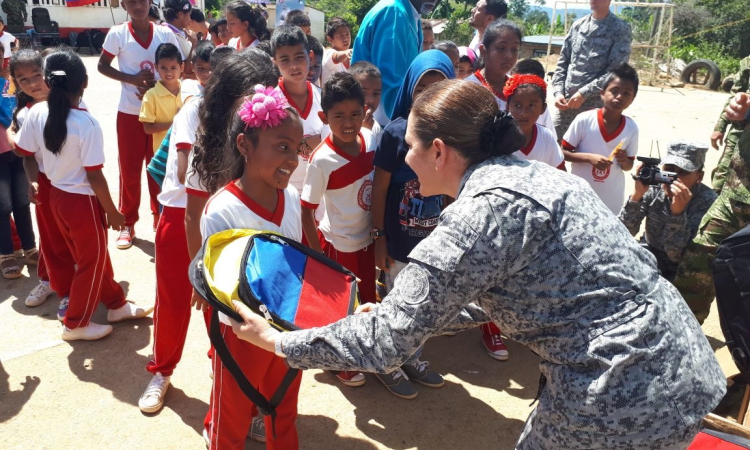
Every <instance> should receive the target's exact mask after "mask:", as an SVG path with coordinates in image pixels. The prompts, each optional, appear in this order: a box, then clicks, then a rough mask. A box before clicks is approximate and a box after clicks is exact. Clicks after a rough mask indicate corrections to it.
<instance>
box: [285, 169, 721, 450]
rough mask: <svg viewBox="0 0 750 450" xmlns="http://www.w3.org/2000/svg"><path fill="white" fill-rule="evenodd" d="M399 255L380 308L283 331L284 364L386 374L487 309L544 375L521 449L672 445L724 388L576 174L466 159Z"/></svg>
mask: <svg viewBox="0 0 750 450" xmlns="http://www.w3.org/2000/svg"><path fill="white" fill-rule="evenodd" d="M409 258H410V264H409V265H408V266H407V267H406V268H405V269H404V270H403V271H402V272H401V273H400V274H399V276H398V277H397V278H396V286H395V287H394V289H393V290H392V291H391V293H390V294H389V295H388V296H387V297H386V299H385V300H384V301H383V303H381V304H380V305H379V306H378V307H377V308H376V309H375V311H373V312H370V313H366V314H359V315H354V316H350V317H347V318H345V319H343V320H341V321H339V322H337V323H335V324H332V325H330V326H328V327H324V328H316V329H311V330H304V331H296V332H291V333H284V334H283V335H282V337H281V344H282V347H283V352H284V354H285V355H287V358H288V363H289V365H290V366H292V367H297V368H302V369H307V368H322V369H330V370H364V371H367V372H378V373H384V372H389V371H391V370H393V369H395V368H397V367H399V366H400V365H401V364H402V363H403V362H404V361H405V360H406V359H407V358H408V357H409V356H410V355H412V354H413V353H414V352H415V351H416V349H417V348H419V347H420V346H421V345H423V344H424V343H425V341H426V340H427V339H428V338H429V337H430V336H433V335H436V334H440V333H443V332H446V331H456V330H459V329H462V328H468V327H471V326H476V325H477V324H478V323H482V322H487V321H489V320H493V321H495V322H496V323H497V324H498V325H499V326H500V327H501V328H502V329H503V331H504V332H505V333H507V334H508V335H509V336H510V337H511V338H513V339H516V340H518V341H519V342H522V343H524V344H526V345H528V347H529V348H530V349H531V350H533V351H534V352H536V353H537V354H538V355H539V356H540V357H541V358H542V359H543V361H542V362H541V364H540V369H541V371H542V373H543V374H544V375H545V376H546V378H547V380H548V382H547V384H546V387H545V388H544V389H543V391H542V393H541V397H540V399H539V404H538V406H537V409H536V412H535V414H534V417H533V419H530V420H529V421H528V422H527V425H526V430H525V431H524V433H523V435H522V437H521V441H519V444H518V447H517V448H519V449H527V448H528V449H532V448H533V449H541V448H548V449H551V448H555V449H589V450H592V449H607V450H616V449H625V448H628V449H630V448H639V449H652V448H653V449H656V448H659V449H663V448H672V447H669V446H668V445H667V444H669V443H672V445H674V442H675V441H679V442H680V443H681V442H682V440H680V439H684V435H685V431H684V430H686V429H688V428H689V429H690V430H694V431H697V429H695V427H696V426H698V425H697V424H699V423H700V422H701V420H702V418H703V416H704V415H705V414H707V413H708V412H709V411H711V410H712V408H713V407H714V406H715V405H716V404H717V403H718V402H719V400H720V399H721V398H722V396H723V393H724V391H725V386H726V379H725V378H724V376H723V374H722V372H721V369H720V367H719V365H718V363H717V361H716V358H715V357H714V355H713V351H712V350H711V347H710V345H709V344H708V341H707V340H706V337H705V335H704V334H703V332H702V331H701V329H700V327H699V326H698V322H697V321H696V320H695V318H694V317H693V315H692V313H691V312H690V310H689V309H688V307H687V305H686V304H685V302H684V301H683V300H682V298H681V297H680V295H679V293H678V292H677V291H676V290H675V289H674V288H673V287H672V286H671V285H670V284H669V283H668V282H667V281H666V280H664V279H663V278H661V277H659V275H658V272H657V269H656V265H655V262H654V258H653V256H651V254H650V253H649V252H648V251H646V250H645V249H643V248H641V246H640V245H638V243H637V242H636V241H635V240H634V239H633V238H632V236H630V233H628V230H627V229H626V228H625V227H624V226H623V225H622V224H621V223H620V221H619V220H617V217H615V216H614V215H613V214H612V213H611V212H610V211H609V209H607V207H606V206H605V205H604V203H602V202H601V200H599V198H598V197H597V195H596V194H595V193H594V191H593V190H592V189H591V188H590V187H589V185H588V184H587V183H586V182H585V181H584V180H582V179H580V178H578V177H576V176H573V175H571V174H568V173H564V172H561V171H559V170H557V169H555V168H553V167H549V166H547V165H545V164H542V163H538V162H527V161H521V160H519V159H518V158H516V157H514V156H503V157H498V158H492V159H489V160H487V161H485V162H483V163H480V164H478V165H476V166H473V167H471V168H469V170H468V171H467V174H466V175H465V177H464V180H463V182H462V186H461V188H460V191H459V195H458V198H457V199H456V201H455V202H454V203H453V204H451V205H450V206H449V207H448V208H446V209H445V210H444V211H443V213H442V214H441V217H440V222H439V224H438V226H437V227H436V228H435V230H434V231H433V232H432V234H430V235H429V236H428V237H427V238H425V239H424V240H423V241H422V242H421V243H420V244H419V245H418V246H417V247H416V248H415V249H414V251H412V253H411V254H410V255H409ZM685 355H690V357H689V358H686V357H685ZM678 434H679V435H680V436H683V437H681V438H679V439H678V438H677V437H676V436H677V435H678ZM691 438H692V437H691ZM688 443H689V441H688ZM685 446H687V443H686V444H685Z"/></svg>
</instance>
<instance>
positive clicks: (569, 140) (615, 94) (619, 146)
mask: <svg viewBox="0 0 750 450" xmlns="http://www.w3.org/2000/svg"><path fill="white" fill-rule="evenodd" d="M637 93H638V72H636V70H635V69H633V68H632V67H630V66H629V65H627V64H620V65H618V66H617V67H615V68H614V69H613V70H612V72H610V73H609V74H608V75H607V77H606V79H605V80H604V84H603V88H602V90H601V94H600V95H601V98H602V101H603V102H604V107H603V108H601V109H595V110H592V111H586V112H584V113H581V114H579V115H578V117H576V118H575V120H574V121H573V123H572V124H571V125H570V128H569V129H568V131H567V132H566V133H565V136H563V141H562V147H563V153H564V154H565V160H566V161H570V162H572V163H573V164H572V169H571V172H572V173H573V174H574V175H578V176H579V177H581V178H583V179H584V180H586V181H588V182H589V184H590V185H591V187H592V188H593V189H594V191H595V192H596V193H597V195H598V196H599V198H600V199H601V200H602V201H603V202H604V204H605V205H606V206H607V207H608V208H609V209H610V211H612V212H613V213H614V214H619V213H620V210H621V209H622V206H623V205H624V204H625V172H627V171H629V170H630V169H632V168H633V161H634V160H635V156H636V155H637V154H638V125H636V123H635V121H633V119H631V118H630V117H627V116H624V115H623V114H622V112H623V111H624V110H625V109H627V108H628V107H629V106H630V105H631V103H633V100H634V99H635V96H636V94H637Z"/></svg>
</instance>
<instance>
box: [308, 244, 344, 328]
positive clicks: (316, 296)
mask: <svg viewBox="0 0 750 450" xmlns="http://www.w3.org/2000/svg"><path fill="white" fill-rule="evenodd" d="M304 280H305V281H303V284H302V291H301V292H300V299H299V306H298V307H297V316H296V319H295V321H294V322H295V324H297V325H298V326H299V327H300V328H303V329H305V328H313V327H322V326H325V325H328V324H330V323H333V322H336V321H337V320H339V319H341V318H342V317H346V316H347V315H348V313H349V299H350V297H351V292H352V289H354V287H353V286H354V285H353V283H352V282H353V281H354V280H353V279H352V277H350V276H341V273H340V272H337V271H335V270H333V269H331V268H330V267H328V266H327V265H325V264H323V263H321V262H320V261H317V260H315V259H312V258H307V265H306V266H305V277H304ZM307 280H315V282H316V285H317V286H312V285H311V284H310V283H308V282H307Z"/></svg>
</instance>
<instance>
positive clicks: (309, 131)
mask: <svg viewBox="0 0 750 450" xmlns="http://www.w3.org/2000/svg"><path fill="white" fill-rule="evenodd" d="M279 88H280V89H281V92H283V93H284V95H285V96H286V99H287V101H289V104H290V105H291V106H292V107H293V108H294V109H296V110H297V112H298V113H299V116H300V118H301V119H302V128H303V130H302V131H303V133H304V139H308V138H310V137H314V136H320V135H321V133H323V121H322V120H320V116H319V115H318V113H319V112H321V111H323V108H321V107H320V88H319V87H317V86H315V85H314V84H312V83H310V82H309V81H307V103H306V105H305V108H304V109H303V108H301V107H300V106H299V105H297V104H295V103H294V101H293V100H292V98H291V97H290V96H289V95H288V94H287V91H286V88H285V87H284V80H282V79H280V80H279ZM302 150H303V151H302V152H300V153H299V156H298V159H299V165H298V166H297V168H296V169H295V170H294V172H293V173H292V176H291V178H289V184H291V185H292V186H294V187H295V188H297V192H300V193H301V192H302V186H303V185H304V183H305V172H306V171H307V163H308V160H309V159H310V155H311V154H312V150H313V149H310V148H308V147H307V146H305V145H303V146H302Z"/></svg>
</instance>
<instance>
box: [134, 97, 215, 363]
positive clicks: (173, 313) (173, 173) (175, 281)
mask: <svg viewBox="0 0 750 450" xmlns="http://www.w3.org/2000/svg"><path fill="white" fill-rule="evenodd" d="M200 103H201V99H200V98H193V99H192V100H190V101H188V103H187V104H185V105H184V106H183V107H182V109H181V110H180V112H178V113H177V115H176V116H175V118H174V121H173V125H172V134H171V135H170V139H169V154H168V156H167V164H166V171H165V175H164V183H163V184H162V188H161V194H159V203H161V205H162V212H161V216H160V217H159V224H158V225H157V227H156V240H155V249H156V254H155V260H156V264H155V265H156V307H155V309H154V346H153V358H152V359H151V361H149V362H148V364H147V365H146V370H148V371H149V372H151V373H152V374H156V373H157V372H158V373H161V374H162V375H164V376H170V375H172V372H173V371H174V369H175V367H176V366H177V363H179V362H180V359H181V358H182V350H183V348H184V346H185V337H186V336H187V331H188V324H189V323H190V297H191V295H192V291H193V287H192V285H191V284H190V279H189V277H188V268H189V266H190V256H189V255H188V248H187V235H186V234H185V207H186V206H187V193H186V192H185V186H184V185H183V184H182V183H180V180H179V177H178V173H177V172H178V170H177V160H178V153H181V152H190V151H191V150H192V148H193V144H194V143H195V139H196V134H197V132H198V125H199V122H200V119H199V117H198V108H199V106H200Z"/></svg>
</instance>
